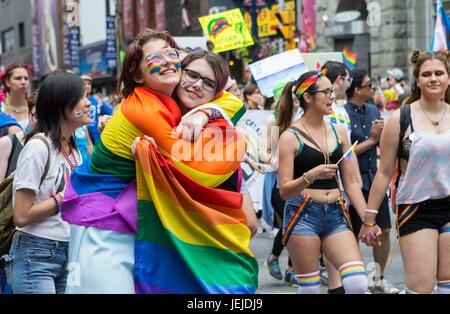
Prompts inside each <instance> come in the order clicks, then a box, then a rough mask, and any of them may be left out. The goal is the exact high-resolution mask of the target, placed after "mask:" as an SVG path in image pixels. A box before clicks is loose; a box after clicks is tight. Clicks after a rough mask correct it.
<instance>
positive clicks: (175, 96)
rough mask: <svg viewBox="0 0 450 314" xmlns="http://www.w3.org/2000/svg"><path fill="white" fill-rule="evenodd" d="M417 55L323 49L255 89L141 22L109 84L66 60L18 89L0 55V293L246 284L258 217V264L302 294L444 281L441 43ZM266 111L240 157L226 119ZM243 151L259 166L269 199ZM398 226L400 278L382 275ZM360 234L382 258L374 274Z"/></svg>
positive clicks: (446, 177)
mask: <svg viewBox="0 0 450 314" xmlns="http://www.w3.org/2000/svg"><path fill="white" fill-rule="evenodd" d="M411 63H412V66H413V77H414V80H413V82H411V83H409V82H407V77H406V75H405V74H404V73H403V72H402V70H400V69H397V68H394V69H390V70H388V71H387V73H386V77H384V78H372V77H370V75H369V73H368V71H367V70H366V69H361V68H357V69H352V70H350V69H349V68H348V67H347V66H346V65H345V64H344V63H341V62H337V61H328V62H326V63H325V64H323V65H321V66H320V67H319V68H317V69H313V70H311V71H308V72H306V73H304V74H302V75H301V76H300V77H298V78H297V79H296V80H295V81H286V82H279V83H278V84H277V85H276V86H275V87H274V90H273V94H274V97H273V99H265V98H264V97H263V96H262V94H261V92H260V90H259V89H258V86H257V85H255V84H253V83H251V82H247V84H246V85H245V86H240V85H239V84H238V83H237V82H236V80H234V79H233V78H231V77H230V70H229V68H228V65H227V62H225V60H224V59H223V58H222V57H221V56H219V55H218V54H215V53H213V52H210V51H204V50H201V49H197V50H193V51H192V50H189V49H185V48H183V47H179V46H178V45H177V43H176V42H175V40H174V38H173V37H172V36H171V34H170V33H168V32H158V31H154V30H152V29H145V30H143V31H142V32H141V33H140V34H139V35H138V36H137V37H136V38H135V39H134V41H133V42H132V44H131V45H130V47H129V49H128V51H127V53H126V56H125V59H124V61H123V64H122V70H121V73H120V78H119V80H118V92H117V94H116V95H110V96H109V97H103V95H101V94H99V93H94V90H93V86H92V83H93V79H92V78H91V77H89V76H87V75H83V76H81V77H80V76H77V75H76V74H74V73H72V72H71V71H67V70H58V71H55V72H53V73H50V74H49V75H48V76H47V77H46V78H45V79H44V80H43V81H42V83H41V84H40V86H39V88H38V89H37V90H34V91H32V93H29V91H30V73H29V69H28V67H27V66H26V65H22V64H12V65H10V66H9V67H7V68H6V70H5V71H4V72H3V73H1V74H0V76H1V84H2V88H3V92H0V103H1V112H0V182H1V183H0V258H1V263H0V289H1V290H0V291H1V293H13V294H55V293H56V294H64V293H66V294H84V293H89V294H97V293H101V294H103V293H123V294H134V293H140V294H143V293H152V294H153V293H164V294H165V293H181V294H191V293H200V294H231V293H241V294H253V293H256V292H257V288H258V271H259V268H260V266H259V265H258V263H257V261H256V258H255V256H254V255H253V253H252V252H251V250H250V241H251V239H252V237H253V236H254V235H255V234H256V233H257V230H258V228H261V226H260V220H261V219H264V221H266V222H267V223H268V224H269V225H270V226H271V227H273V228H274V230H275V231H276V234H275V236H274V239H273V248H272V250H271V252H267V259H266V260H265V262H264V264H263V265H261V266H264V267H265V268H266V269H267V270H268V271H269V273H270V275H271V276H272V277H273V278H274V279H276V280H284V281H285V282H286V283H288V284H289V285H293V286H295V287H297V289H298V293H299V294H319V293H320V286H321V282H322V283H326V284H327V285H328V293H330V294H364V293H368V292H370V293H386V294H395V293H406V294H431V293H438V294H450V161H449V157H448V156H450V112H449V111H450V105H449V104H450V88H449V85H450V52H449V51H439V52H428V51H418V50H416V51H413V52H412V55H411ZM262 109H266V110H272V111H273V113H272V114H271V115H270V116H269V118H268V119H267V123H266V125H265V128H264V132H263V134H262V136H261V138H260V139H259V147H260V148H259V156H250V155H248V154H247V153H246V147H247V145H249V144H248V143H246V138H245V136H244V135H243V134H241V133H240V132H239V130H238V129H237V128H236V124H237V123H238V122H239V120H240V119H241V118H242V116H243V115H244V113H245V112H246V111H248V110H262ZM273 148H276V149H273ZM199 152H203V155H201V158H199V157H198V153H199ZM205 152H206V153H207V154H205ZM242 163H247V164H248V165H249V166H250V167H251V168H252V169H254V170H256V171H259V172H263V173H264V186H263V193H262V194H263V210H262V212H258V213H256V212H255V210H254V209H253V205H252V198H251V194H250V193H249V190H248V188H247V185H246V182H245V180H244V179H243V173H242V167H241V166H242ZM391 213H393V214H394V215H393V216H394V217H395V221H394V222H393V224H391ZM392 233H395V235H396V236H397V237H398V241H399V246H400V250H401V256H402V260H403V270H404V275H405V285H404V287H397V288H396V287H392V286H391V285H389V284H388V282H389V278H385V276H384V272H385V269H386V265H387V262H388V258H389V253H390V251H391V234H392ZM360 245H367V246H370V247H372V248H373V259H374V261H375V262H376V263H377V265H379V269H378V271H377V273H376V275H375V277H374V278H371V279H372V280H370V282H373V285H369V278H368V277H367V274H366V269H365V264H364V261H363V258H362V255H361V251H360ZM285 248H286V249H287V252H288V255H289V262H288V265H286V269H285V271H284V274H283V271H282V270H281V267H280V263H279V257H280V255H281V254H282V251H283V250H284V249H285Z"/></svg>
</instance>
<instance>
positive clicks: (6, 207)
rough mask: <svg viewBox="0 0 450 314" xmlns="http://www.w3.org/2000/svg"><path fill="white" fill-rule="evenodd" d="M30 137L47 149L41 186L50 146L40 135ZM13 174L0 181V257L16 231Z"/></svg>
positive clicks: (46, 169) (44, 176) (48, 165)
mask: <svg viewBox="0 0 450 314" xmlns="http://www.w3.org/2000/svg"><path fill="white" fill-rule="evenodd" d="M32 139H38V140H40V141H42V142H44V144H45V146H46V147H47V150H48V159H47V163H46V165H45V170H44V174H43V175H42V177H41V182H40V184H39V187H41V185H42V182H44V180H45V178H46V177H47V174H48V170H49V169H50V146H49V144H48V142H47V140H46V139H45V138H44V137H42V136H40V135H35V136H33V137H32V138H31V140H32ZM12 153H13V152H11V154H12ZM14 174H15V172H13V173H12V174H11V175H10V176H9V177H7V178H6V179H4V180H3V181H2V182H1V183H0V257H1V256H3V255H5V254H8V253H9V249H10V247H11V243H12V239H13V236H14V233H15V232H16V226H15V225H14V217H13V200H12V199H13V198H12V194H13V183H14Z"/></svg>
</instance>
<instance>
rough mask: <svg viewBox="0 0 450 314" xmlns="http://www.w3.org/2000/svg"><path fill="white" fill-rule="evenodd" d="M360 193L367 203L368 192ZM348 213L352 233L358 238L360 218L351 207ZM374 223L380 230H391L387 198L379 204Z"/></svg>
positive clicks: (360, 224)
mask: <svg viewBox="0 0 450 314" xmlns="http://www.w3.org/2000/svg"><path fill="white" fill-rule="evenodd" d="M362 192H363V195H364V198H365V199H366V202H367V201H368V200H369V192H368V191H366V190H362ZM349 213H350V220H351V221H352V225H353V233H354V234H355V236H356V237H358V235H359V231H360V230H361V226H362V222H361V218H359V215H358V213H357V212H356V209H355V208H354V207H353V206H352V205H350V207H349ZM376 222H377V225H378V226H379V227H380V229H381V230H383V229H389V228H391V215H390V213H389V201H388V198H387V196H385V197H384V199H383V202H381V205H380V208H379V209H378V215H377V218H376Z"/></svg>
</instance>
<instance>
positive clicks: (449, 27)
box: [430, 0, 450, 51]
mask: <svg viewBox="0 0 450 314" xmlns="http://www.w3.org/2000/svg"><path fill="white" fill-rule="evenodd" d="M449 32H450V18H449V17H448V15H447V12H446V11H445V8H444V7H443V6H442V1H441V0H438V1H437V2H436V25H435V28H434V35H433V40H432V42H431V45H430V51H439V50H445V49H447V47H448V45H447V39H448V34H449Z"/></svg>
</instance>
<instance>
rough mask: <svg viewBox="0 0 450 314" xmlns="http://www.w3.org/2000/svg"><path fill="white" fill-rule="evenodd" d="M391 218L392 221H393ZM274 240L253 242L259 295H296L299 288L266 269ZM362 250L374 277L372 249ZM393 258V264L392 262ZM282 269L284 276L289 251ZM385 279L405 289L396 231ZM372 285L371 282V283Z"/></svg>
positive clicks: (266, 235)
mask: <svg viewBox="0 0 450 314" xmlns="http://www.w3.org/2000/svg"><path fill="white" fill-rule="evenodd" d="M392 218H393V217H391V221H393V219H392ZM396 243H397V244H396ZM272 244H273V238H271V237H270V232H265V233H259V234H257V235H256V236H255V237H254V238H253V240H252V242H251V249H252V251H253V253H254V254H255V256H256V258H257V259H258V264H259V286H258V290H257V293H259V294H267V293H268V294H291V293H292V294H294V293H297V288H295V287H292V286H291V285H287V284H285V283H284V280H280V281H278V280H276V279H275V278H273V277H271V276H270V275H269V272H268V271H267V269H266V268H265V267H264V265H263V264H264V260H265V259H266V258H267V257H268V256H269V253H270V251H271V249H272ZM360 247H361V249H362V253H363V256H364V262H365V264H366V272H367V273H368V274H372V275H371V276H369V280H370V277H372V276H373V274H374V267H373V264H369V265H368V263H371V262H372V260H373V258H372V249H371V248H369V247H367V246H365V245H364V244H361V245H360ZM391 258H392V262H391ZM280 267H281V270H282V272H283V274H284V271H285V269H286V267H287V250H286V249H285V250H283V253H282V255H281V257H280ZM385 278H386V279H387V280H388V281H389V282H390V283H391V284H393V286H394V287H396V288H399V289H401V290H402V289H403V288H404V275H403V265H402V259H401V255H400V248H399V246H398V242H397V240H396V234H395V231H391V256H390V258H389V260H388V265H387V267H386V271H385ZM369 283H370V282H369ZM326 292H327V287H326V286H323V285H322V293H326Z"/></svg>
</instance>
